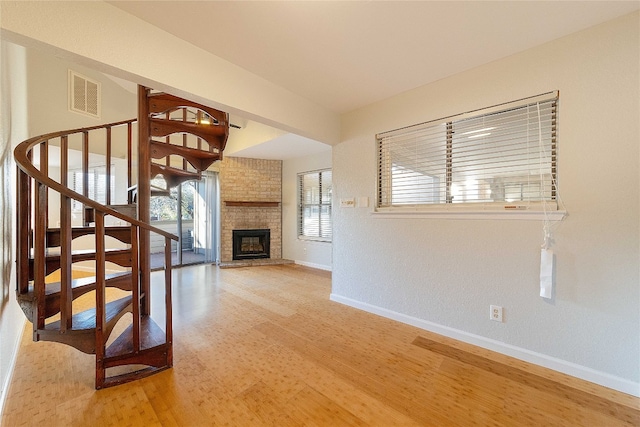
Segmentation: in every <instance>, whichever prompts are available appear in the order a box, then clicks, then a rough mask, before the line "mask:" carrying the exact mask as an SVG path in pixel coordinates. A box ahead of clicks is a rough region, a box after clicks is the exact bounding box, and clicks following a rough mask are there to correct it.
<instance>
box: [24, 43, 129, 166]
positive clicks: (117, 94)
mask: <svg viewBox="0 0 640 427" xmlns="http://www.w3.org/2000/svg"><path fill="white" fill-rule="evenodd" d="M69 69H71V70H73V71H75V72H77V73H80V74H82V75H84V76H86V77H89V78H90V79H93V80H95V81H98V82H100V85H101V92H102V102H101V106H102V111H101V117H100V118H96V117H91V116H88V115H84V114H79V113H76V112H72V111H70V110H69V108H68V96H67V94H68V83H67V82H68V70H69ZM27 75H28V85H29V93H28V96H29V98H28V106H29V117H32V118H33V119H32V120H30V121H29V134H30V135H31V136H36V135H42V134H45V133H47V132H57V131H61V130H65V129H77V128H82V127H89V126H97V125H101V124H105V123H113V122H117V121H122V120H128V119H135V118H136V117H137V116H138V97H137V93H136V92H135V91H133V92H131V91H129V90H127V89H125V88H124V87H122V86H120V85H119V84H117V83H116V82H115V81H113V80H112V79H110V78H108V77H106V76H105V75H104V74H103V73H101V72H98V71H96V70H93V69H91V68H88V67H85V66H82V65H80V64H77V63H73V62H70V61H66V60H64V59H61V58H57V57H55V56H53V55H51V54H47V53H45V52H43V51H40V50H38V49H27ZM133 87H134V88H135V85H133ZM122 130H123V131H124V129H122ZM116 132H117V134H116ZM116 136H122V137H124V141H123V142H124V144H123V145H124V147H125V148H126V141H127V140H126V134H125V133H124V132H120V131H119V130H118V131H116V130H115V129H114V135H113V137H114V138H115V137H116ZM91 138H96V135H93V134H92V135H91ZM103 141H104V140H102V141H99V140H96V141H95V143H94V145H95V144H98V143H102V144H103V143H104V142H103ZM78 148H79V147H78ZM91 151H94V150H91ZM96 151H102V152H104V149H101V150H96ZM117 154H120V153H117ZM122 154H123V153H122Z"/></svg>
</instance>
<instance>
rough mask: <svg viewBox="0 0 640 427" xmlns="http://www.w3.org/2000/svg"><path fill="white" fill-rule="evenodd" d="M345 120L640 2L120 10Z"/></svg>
mask: <svg viewBox="0 0 640 427" xmlns="http://www.w3.org/2000/svg"><path fill="white" fill-rule="evenodd" d="M109 3H111V4H112V5H113V6H115V7H118V8H120V9H122V10H124V11H126V12H128V13H130V14H133V15H135V16H137V17H139V18H141V19H143V20H144V21H147V22H149V23H151V24H153V25H155V26H157V27H159V28H162V29H164V30H165V31H167V32H169V33H171V34H173V35H175V36H177V37H179V38H181V39H184V40H186V41H188V42H190V43H192V44H194V45H196V46H198V47H200V48H202V49H205V50H207V51H209V52H211V53H212V54H214V55H216V56H218V57H221V58H223V59H225V60H227V61H229V62H231V63H233V64H236V65H238V66H240V67H242V68H244V69H246V70H247V71H250V72H252V73H254V74H256V75H258V76H261V77H263V78H265V79H266V80H269V81H271V82H272V83H274V84H276V85H278V86H281V87H283V88H285V89H288V90H290V91H291V92H293V93H296V94H298V95H300V96H302V97H304V98H306V99H308V100H311V101H313V102H315V103H316V104H318V105H321V106H323V107H325V108H327V109H329V110H331V111H333V112H336V113H338V114H341V113H345V112H349V111H352V110H354V109H357V108H360V107H363V106H366V105H368V104H371V103H374V102H377V101H380V100H383V99H386V98H389V97H391V96H394V95H396V94H399V93H402V92H405V91H408V90H411V89H414V88H416V87H419V86H422V85H425V84H428V83H431V82H434V81H436V80H439V79H442V78H445V77H447V76H451V75H454V74H457V73H460V72H463V71H465V70H468V69H471V68H474V67H477V66H480V65H482V64H486V63H488V62H491V61H495V60H498V59H500V58H504V57H507V56H510V55H514V54H516V53H518V52H521V51H524V50H526V49H529V48H532V47H534V46H537V45H540V44H543V43H545V42H548V41H551V40H554V39H556V38H559V37H562V36H565V35H568V34H571V33H574V32H576V31H580V30H582V29H585V28H587V27H590V26H593V25H597V24H599V23H602V22H605V21H608V20H610V19H613V18H616V17H618V16H622V15H624V14H627V13H630V12H632V11H634V10H638V9H639V8H640V2H639V1H408V2H404V1H275V2H274V1H154V2H148V1H110V2H109Z"/></svg>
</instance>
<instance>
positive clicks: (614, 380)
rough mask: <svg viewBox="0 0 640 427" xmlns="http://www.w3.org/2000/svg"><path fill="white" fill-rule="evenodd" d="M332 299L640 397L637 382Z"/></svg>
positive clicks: (358, 303) (334, 296)
mask: <svg viewBox="0 0 640 427" xmlns="http://www.w3.org/2000/svg"><path fill="white" fill-rule="evenodd" d="M330 299H331V301H335V302H338V303H340V304H344V305H347V306H349V307H353V308H357V309H359V310H363V311H366V312H368V313H372V314H377V315H378V316H382V317H386V318H388V319H392V320H395V321H398V322H401V323H406V324H408V325H411V326H415V327H417V328H420V329H424V330H426V331H429V332H433V333H436V334H439V335H444V336H446V337H449V338H453V339H456V340H458V341H462V342H465V343H468V344H472V345H476V346H478V347H482V348H485V349H487V350H491V351H495V352H498V353H501V354H504V355H507V356H511V357H514V358H516V359H520V360H523V361H525V362H528V363H533V364H534V365H539V366H542V367H544V368H548V369H551V370H554V371H557V372H561V373H563V374H567V375H570V376H572V377H576V378H580V379H582V380H585V381H589V382H592V383H595V384H598V385H601V386H603V387H608V388H611V389H614V390H617V391H620V392H622V393H627V394H630V395H632V396H635V397H640V383H635V382H633V381H629V380H627V379H624V378H620V377H617V376H614V375H611V374H607V373H605V372H600V371H596V370H595V369H591V368H588V367H586V366H582V365H577V364H575V363H571V362H567V361H565V360H562V359H557V358H555V357H551V356H547V355H544V354H541V353H536V352H534V351H531V350H527V349H524V348H521V347H516V346H513V345H510V344H506V343H503V342H500V341H496V340H493V339H490V338H486V337H483V336H480V335H475V334H471V333H469V332H465V331H461V330H459V329H454V328H450V327H448V326H443V325H440V324H437V323H434V322H429V321H427V320H423V319H419V318H417V317H412V316H408V315H406V314H402V313H398V312H395V311H392V310H388V309H386V308H382V307H378V306H375V305H371V304H368V303H365V302H361V301H356V300H353V299H351V298H347V297H343V296H341V295H337V294H334V293H332V294H331V296H330Z"/></svg>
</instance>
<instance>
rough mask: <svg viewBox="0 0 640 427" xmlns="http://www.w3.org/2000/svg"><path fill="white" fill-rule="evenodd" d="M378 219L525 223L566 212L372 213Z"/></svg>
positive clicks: (551, 218)
mask: <svg viewBox="0 0 640 427" xmlns="http://www.w3.org/2000/svg"><path fill="white" fill-rule="evenodd" d="M371 215H372V216H374V217H376V218H428V219H466V220H469V219H484V220H525V221H544V220H549V221H561V220H562V219H564V218H565V217H566V216H567V212H566V211H546V212H544V211H540V210H514V211H499V210H440V209H433V210H424V209H421V210H418V209H414V210H409V209H394V210H378V211H373V212H372V213H371Z"/></svg>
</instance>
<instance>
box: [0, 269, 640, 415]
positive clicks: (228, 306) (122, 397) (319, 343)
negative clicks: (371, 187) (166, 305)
mask: <svg viewBox="0 0 640 427" xmlns="http://www.w3.org/2000/svg"><path fill="white" fill-rule="evenodd" d="M154 274H156V273H154ZM330 281H331V279H330V275H329V273H326V272H323V271H319V270H313V269H309V268H305V267H300V266H296V265H279V266H265V267H250V268H237V269H222V270H221V269H218V268H216V267H214V266H194V267H185V268H182V269H179V270H175V271H174V294H173V295H174V316H173V319H174V339H175V341H174V367H173V369H170V370H168V371H165V372H162V373H160V374H157V375H154V376H151V377H149V378H145V379H143V380H140V381H137V382H134V383H129V384H125V385H121V386H118V387H114V388H109V389H105V390H100V391H95V390H94V389H93V380H94V379H93V375H94V358H93V356H89V355H85V354H83V353H80V352H78V351H76V350H74V349H72V348H70V347H66V346H64V345H62V344H57V343H48V342H40V343H34V342H32V341H31V334H30V324H27V327H26V331H25V333H24V336H23V339H22V344H21V347H20V349H19V354H18V361H17V365H16V367H15V371H14V374H13V379H12V382H11V385H10V389H9V395H8V399H7V402H6V406H5V409H4V413H3V415H2V426H7V427H9V426H29V425H46V426H88V425H92V426H95V425H97V426H214V425H216V426H217V425H229V426H263V425H268V426H289V425H310V426H342V425H371V426H396V425H402V426H413V425H424V426H450V425H451V426H489V425H490V426H555V425H557V426H572V425H580V426H632V425H635V426H638V425H640V403H639V400H638V399H636V398H633V397H631V396H628V395H625V394H622V393H618V392H615V391H612V390H609V389H606V388H603V387H599V386H596V385H594V384H591V383H587V382H584V381H581V380H578V379H575V378H571V377H568V376H565V375H562V374H558V373H555V372H552V371H549V370H546V369H543V368H540V367H537V366H532V365H529V364H526V363H524V362H521V361H518V360H515V359H512V358H509V357H506V356H503V355H500V354H496V353H493V352H490V351H487V350H483V349H481V348H477V347H473V346H470V345H467V344H464V343H460V342H457V341H454V340H451V339H448V338H445V337H441V336H438V335H435V334H431V333H428V332H426V331H423V330H421V329H417V328H414V327H411V326H408V325H404V324H400V323H397V322H394V321H391V320H388V319H384V318H381V317H378V316H375V315H372V314H368V313H365V312H362V311H359V310H355V309H352V308H350V307H346V306H343V305H340V304H337V303H334V302H331V301H329V293H330V286H331V284H330ZM161 298H162V296H161V295H160V296H156V300H157V299H161ZM158 302H159V301H158Z"/></svg>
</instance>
